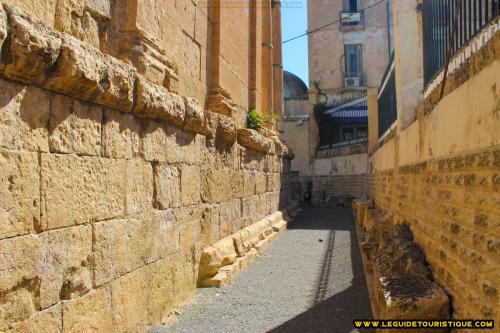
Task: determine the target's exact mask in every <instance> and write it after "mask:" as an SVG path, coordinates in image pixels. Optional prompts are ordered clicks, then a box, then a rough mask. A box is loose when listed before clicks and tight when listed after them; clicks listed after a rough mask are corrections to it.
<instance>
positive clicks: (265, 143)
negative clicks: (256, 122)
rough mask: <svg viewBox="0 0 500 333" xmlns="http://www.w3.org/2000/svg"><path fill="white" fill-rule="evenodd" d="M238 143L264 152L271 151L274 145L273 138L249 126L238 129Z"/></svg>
mask: <svg viewBox="0 0 500 333" xmlns="http://www.w3.org/2000/svg"><path fill="white" fill-rule="evenodd" d="M238 143H239V144H240V145H242V146H244V147H247V148H250V149H254V150H257V151H260V152H264V153H267V152H271V149H272V146H273V142H272V141H271V140H269V139H268V138H266V137H265V136H263V135H262V134H260V133H259V132H257V131H255V130H252V129H248V128H240V129H238Z"/></svg>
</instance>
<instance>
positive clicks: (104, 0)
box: [85, 0, 111, 19]
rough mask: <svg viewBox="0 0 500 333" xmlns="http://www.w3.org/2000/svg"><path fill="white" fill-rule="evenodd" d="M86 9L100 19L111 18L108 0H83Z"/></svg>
mask: <svg viewBox="0 0 500 333" xmlns="http://www.w3.org/2000/svg"><path fill="white" fill-rule="evenodd" d="M85 6H86V9H87V10H89V11H90V12H92V14H94V15H97V16H99V17H100V18H101V19H110V18H111V2H110V0H85Z"/></svg>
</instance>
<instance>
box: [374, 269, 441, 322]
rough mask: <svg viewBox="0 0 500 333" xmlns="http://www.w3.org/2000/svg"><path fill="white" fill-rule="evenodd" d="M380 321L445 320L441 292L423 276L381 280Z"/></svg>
mask: <svg viewBox="0 0 500 333" xmlns="http://www.w3.org/2000/svg"><path fill="white" fill-rule="evenodd" d="M380 284H381V294H382V302H381V306H380V318H381V319H427V320H431V319H446V318H449V317H450V314H449V303H448V296H447V295H446V293H445V291H444V290H443V289H442V288H440V287H439V286H438V285H436V284H435V283H434V282H431V281H429V280H428V279H426V278H425V277H423V276H414V277H411V278H408V277H406V278H400V277H393V278H387V277H384V278H381V279H380Z"/></svg>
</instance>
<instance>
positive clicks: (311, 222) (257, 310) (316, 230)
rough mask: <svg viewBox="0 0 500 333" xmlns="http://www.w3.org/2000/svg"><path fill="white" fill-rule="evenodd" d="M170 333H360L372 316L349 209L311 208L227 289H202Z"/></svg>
mask: <svg viewBox="0 0 500 333" xmlns="http://www.w3.org/2000/svg"><path fill="white" fill-rule="evenodd" d="M181 311H182V314H181V315H179V316H178V317H176V319H175V321H174V322H173V323H172V324H170V325H169V326H166V327H156V328H154V329H151V331H150V332H151V333H163V332H190V333H192V332H356V330H355V329H354V328H353V325H352V320H353V319H354V318H370V317H371V313H370V305H369V301H368V292H367V289H366V283H365V280H364V275H363V268H362V263H361V257H360V253H359V248H358V245H357V240H356V234H355V226H354V222H353V217H352V211H351V210H350V209H333V208H308V209H306V210H305V212H304V213H302V214H301V215H300V216H299V217H298V218H297V220H296V221H295V222H293V223H292V224H290V225H289V230H288V231H286V232H285V233H284V234H283V235H282V236H281V238H279V239H278V240H276V241H275V242H274V243H273V244H272V245H271V247H270V249H269V250H268V251H267V252H265V253H264V254H263V255H262V256H261V257H260V258H259V259H257V260H256V261H255V262H254V263H253V264H252V265H251V266H250V267H249V269H248V270H247V271H244V272H242V273H241V274H240V275H239V276H238V277H237V279H236V281H235V282H234V283H233V284H232V285H230V286H229V287H227V288H223V289H199V290H198V292H197V294H196V297H195V298H194V301H193V302H192V303H191V304H189V305H187V306H185V307H184V308H182V309H181Z"/></svg>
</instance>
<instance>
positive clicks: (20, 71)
mask: <svg viewBox="0 0 500 333" xmlns="http://www.w3.org/2000/svg"><path fill="white" fill-rule="evenodd" d="M4 8H5V9H6V11H7V15H8V21H9V24H10V28H11V42H10V45H9V46H10V47H9V48H8V49H7V50H6V54H8V55H9V56H8V58H7V59H5V58H6V57H5V56H4V57H2V58H4V59H3V61H5V62H6V64H5V65H4V68H3V73H4V75H5V76H7V77H9V78H11V79H14V80H19V81H22V82H25V83H31V82H35V83H37V84H42V83H43V82H44V79H45V72H46V71H47V70H48V69H49V68H51V67H52V65H54V64H55V62H56V60H57V58H58V56H59V52H60V49H61V41H62V38H61V35H60V34H58V33H56V32H55V31H54V30H52V29H51V28H49V27H47V26H45V25H44V24H42V23H40V22H35V21H33V20H32V19H31V18H30V16H29V15H28V14H26V13H24V12H22V11H20V10H19V9H18V8H17V7H14V6H11V5H5V6H4Z"/></svg>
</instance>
